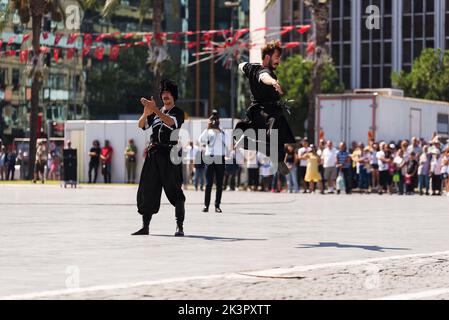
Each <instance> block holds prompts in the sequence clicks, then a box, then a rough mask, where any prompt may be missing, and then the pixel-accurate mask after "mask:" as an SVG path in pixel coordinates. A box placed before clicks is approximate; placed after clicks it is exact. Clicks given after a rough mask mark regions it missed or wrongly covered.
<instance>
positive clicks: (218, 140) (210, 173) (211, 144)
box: [198, 110, 227, 213]
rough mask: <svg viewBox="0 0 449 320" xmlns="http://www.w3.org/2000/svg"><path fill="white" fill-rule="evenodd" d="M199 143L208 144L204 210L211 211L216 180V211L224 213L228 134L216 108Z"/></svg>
mask: <svg viewBox="0 0 449 320" xmlns="http://www.w3.org/2000/svg"><path fill="white" fill-rule="evenodd" d="M198 141H199V143H201V144H205V145H206V152H205V161H204V162H205V164H206V192H205V197H204V208H203V212H209V205H210V198H211V192H212V186H213V183H214V180H215V185H216V187H217V190H216V194H215V212H217V213H222V210H221V208H220V204H221V195H222V192H223V178H224V172H225V156H226V152H227V148H226V135H225V133H224V131H223V130H221V129H220V119H219V117H218V112H216V111H215V110H214V111H213V113H212V116H211V117H210V118H209V124H208V128H207V129H206V130H204V131H203V133H202V134H201V136H200V137H199V139H198Z"/></svg>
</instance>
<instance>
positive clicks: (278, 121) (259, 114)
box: [235, 104, 296, 161]
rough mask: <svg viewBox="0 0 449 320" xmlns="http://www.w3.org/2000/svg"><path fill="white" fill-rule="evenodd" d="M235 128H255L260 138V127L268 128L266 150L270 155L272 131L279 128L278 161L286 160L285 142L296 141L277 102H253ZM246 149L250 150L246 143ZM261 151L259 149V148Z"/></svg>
mask: <svg viewBox="0 0 449 320" xmlns="http://www.w3.org/2000/svg"><path fill="white" fill-rule="evenodd" d="M235 129H240V130H242V131H246V130H248V129H254V130H255V133H256V139H257V140H260V139H259V136H258V134H259V132H258V130H259V129H264V130H267V143H268V145H267V146H266V151H267V153H268V154H267V155H268V156H270V154H269V153H270V151H271V150H270V145H269V144H270V143H271V140H270V131H271V130H272V129H276V130H278V141H277V147H278V148H277V152H278V154H277V156H278V161H284V157H285V149H284V148H285V147H284V145H285V144H290V143H296V140H295V136H294V135H293V132H292V130H291V128H290V126H289V124H288V122H287V119H285V117H284V115H283V113H282V109H281V107H280V106H277V105H275V104H266V105H261V104H253V105H251V106H250V107H249V108H248V110H247V112H246V119H245V120H243V121H241V122H239V123H238V124H237V125H236V128H235ZM240 137H241V136H238V135H236V136H235V138H236V140H239V139H240ZM244 149H246V150H248V149H249V147H248V146H247V145H246V144H245V146H244ZM257 151H259V150H257Z"/></svg>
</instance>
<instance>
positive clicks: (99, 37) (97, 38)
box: [95, 33, 108, 42]
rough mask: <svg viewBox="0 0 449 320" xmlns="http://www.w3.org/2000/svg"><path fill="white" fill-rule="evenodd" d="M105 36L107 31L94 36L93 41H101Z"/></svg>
mask: <svg viewBox="0 0 449 320" xmlns="http://www.w3.org/2000/svg"><path fill="white" fill-rule="evenodd" d="M107 36H108V34H107V33H102V34H100V35H98V36H97V37H96V38H95V42H101V41H103V39H104V38H106V37H107Z"/></svg>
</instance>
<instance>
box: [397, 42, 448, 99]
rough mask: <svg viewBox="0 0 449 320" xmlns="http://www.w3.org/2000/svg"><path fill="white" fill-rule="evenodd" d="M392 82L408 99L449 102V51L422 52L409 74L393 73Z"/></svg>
mask: <svg viewBox="0 0 449 320" xmlns="http://www.w3.org/2000/svg"><path fill="white" fill-rule="evenodd" d="M392 81H393V86H394V87H395V88H399V89H402V90H404V94H405V95H406V96H408V97H413V98H421V99H429V100H441V101H449V89H448V83H449V50H448V51H446V52H443V51H442V50H441V49H437V50H435V49H425V50H423V52H422V53H421V55H420V56H419V57H418V58H417V59H416V60H415V61H414V62H413V66H412V70H411V72H408V73H407V72H405V71H404V70H402V71H401V72H399V73H393V75H392Z"/></svg>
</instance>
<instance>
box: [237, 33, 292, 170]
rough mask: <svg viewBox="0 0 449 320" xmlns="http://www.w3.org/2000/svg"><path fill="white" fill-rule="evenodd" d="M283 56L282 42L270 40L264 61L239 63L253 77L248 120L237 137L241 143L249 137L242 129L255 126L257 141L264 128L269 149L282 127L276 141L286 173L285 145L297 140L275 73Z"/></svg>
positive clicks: (263, 50) (250, 82)
mask: <svg viewBox="0 0 449 320" xmlns="http://www.w3.org/2000/svg"><path fill="white" fill-rule="evenodd" d="M281 55H282V48H281V46H280V43H279V41H276V42H270V43H268V44H267V45H266V46H265V47H263V48H262V64H255V63H248V62H244V63H241V64H240V65H239V69H240V71H241V72H242V73H243V74H244V75H245V76H246V77H247V78H248V80H249V85H250V89H251V105H250V107H249V108H248V109H247V111H246V116H247V119H245V120H243V121H241V122H239V123H238V124H237V125H236V128H235V129H236V131H235V139H236V140H238V146H240V144H241V143H242V142H244V141H245V138H248V137H246V135H242V132H245V131H246V130H248V129H253V130H255V134H256V140H258V138H257V137H259V135H258V130H259V129H264V130H266V133H267V145H266V150H267V152H269V150H270V148H269V146H270V137H271V136H272V133H273V130H278V140H277V141H272V142H273V143H275V142H277V157H278V158H277V162H278V167H279V172H280V173H282V174H284V175H286V174H288V172H289V170H288V167H287V166H286V164H285V163H284V161H283V160H284V157H285V149H284V148H285V144H291V143H296V140H295V137H294V136H293V133H292V131H291V129H290V126H289V125H288V123H287V120H286V119H285V117H284V115H283V112H282V111H283V108H282V104H281V95H282V94H283V92H282V88H281V86H280V85H279V82H278V80H277V77H276V74H275V73H274V71H275V70H276V68H277V67H278V66H279V64H280V62H281ZM240 130H241V131H240ZM239 131H240V133H239ZM258 141H259V140H258ZM243 147H244V148H245V149H251V147H248V145H247V144H245V143H243ZM270 158H272V159H273V158H274V155H270Z"/></svg>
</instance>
